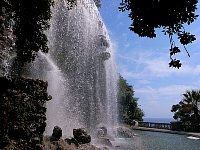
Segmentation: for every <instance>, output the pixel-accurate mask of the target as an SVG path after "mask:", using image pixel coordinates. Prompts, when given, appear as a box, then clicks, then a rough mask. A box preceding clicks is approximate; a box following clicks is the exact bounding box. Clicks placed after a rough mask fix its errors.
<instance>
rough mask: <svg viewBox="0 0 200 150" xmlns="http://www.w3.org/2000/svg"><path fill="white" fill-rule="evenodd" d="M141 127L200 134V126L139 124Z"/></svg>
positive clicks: (175, 123)
mask: <svg viewBox="0 0 200 150" xmlns="http://www.w3.org/2000/svg"><path fill="white" fill-rule="evenodd" d="M138 123H139V124H138V126H139V127H145V128H156V129H166V130H175V131H186V132H200V125H190V124H183V123H181V122H171V123H157V122H138Z"/></svg>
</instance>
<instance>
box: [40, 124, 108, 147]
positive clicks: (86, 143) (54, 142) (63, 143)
mask: <svg viewBox="0 0 200 150" xmlns="http://www.w3.org/2000/svg"><path fill="white" fill-rule="evenodd" d="M73 136H74V137H73V138H71V139H69V138H66V139H65V140H63V139H62V129H61V128H60V127H58V126H55V127H54V129H53V134H52V135H51V136H50V137H48V136H45V137H44V140H43V150H106V149H105V148H103V149H100V148H97V147H96V146H94V145H92V144H90V142H91V136H90V135H88V134H87V132H86V130H85V129H83V128H79V129H73Z"/></svg>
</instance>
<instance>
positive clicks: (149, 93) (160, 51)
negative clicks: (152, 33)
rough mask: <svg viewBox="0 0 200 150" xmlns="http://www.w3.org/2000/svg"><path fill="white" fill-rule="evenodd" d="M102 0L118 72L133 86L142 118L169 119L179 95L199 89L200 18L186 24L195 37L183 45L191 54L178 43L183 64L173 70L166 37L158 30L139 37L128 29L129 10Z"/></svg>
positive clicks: (112, 2) (101, 10) (103, 14)
mask: <svg viewBox="0 0 200 150" xmlns="http://www.w3.org/2000/svg"><path fill="white" fill-rule="evenodd" d="M101 1H102V6H101V8H100V13H101V16H102V18H103V21H104V23H105V25H106V27H107V29H108V31H109V35H110V38H111V39H112V42H113V43H114V45H115V47H116V50H115V51H116V52H115V53H116V63H117V66H118V72H119V73H120V74H121V75H122V76H123V77H124V78H125V79H126V80H127V82H128V83H129V84H130V85H133V87H134V90H135V95H136V97H138V98H139V104H140V105H141V108H142V109H143V110H144V112H145V117H148V118H150V117H158V118H159V117H160V118H169V117H170V118H171V117H172V116H173V113H171V112H170V110H171V106H172V105H173V104H177V103H178V102H179V101H180V100H181V99H182V94H183V93H184V92H185V91H186V90H192V89H200V17H199V18H198V19H197V20H196V21H195V22H194V23H192V24H191V25H190V26H185V28H186V30H187V31H189V32H191V33H192V34H195V35H196V38H197V40H196V41H195V42H193V43H192V44H189V45H187V46H186V47H187V49H188V51H189V53H190V55H191V57H188V56H187V53H186V52H185V51H184V49H183V47H181V46H180V47H181V49H182V53H181V54H179V55H177V56H176V58H178V59H180V60H181V62H182V67H181V68H180V69H175V68H169V67H168V63H169V61H170V59H169V47H170V45H169V39H168V37H167V36H165V35H163V34H162V33H161V32H159V31H160V30H159V29H158V31H157V38H154V39H149V38H141V37H139V36H138V35H137V34H135V33H133V32H131V31H130V30H129V29H128V27H129V25H130V24H131V21H130V19H129V18H128V13H124V12H119V11H118V6H119V3H120V2H121V0H101ZM198 7H199V8H200V4H198ZM197 14H200V11H199V10H197ZM175 39H176V38H175ZM176 44H177V45H179V44H178V42H176Z"/></svg>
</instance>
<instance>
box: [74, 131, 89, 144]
mask: <svg viewBox="0 0 200 150" xmlns="http://www.w3.org/2000/svg"><path fill="white" fill-rule="evenodd" d="M73 136H74V138H75V139H76V140H77V141H78V143H79V144H86V143H90V142H91V136H90V135H88V134H87V132H86V130H85V129H83V128H79V129H73Z"/></svg>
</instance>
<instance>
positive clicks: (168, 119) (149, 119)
mask: <svg viewBox="0 0 200 150" xmlns="http://www.w3.org/2000/svg"><path fill="white" fill-rule="evenodd" d="M143 121H144V122H156V123H170V122H173V121H176V120H174V119H173V118H143Z"/></svg>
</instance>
